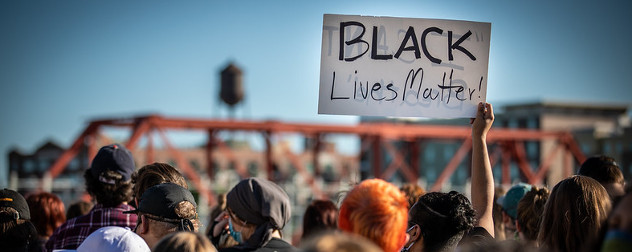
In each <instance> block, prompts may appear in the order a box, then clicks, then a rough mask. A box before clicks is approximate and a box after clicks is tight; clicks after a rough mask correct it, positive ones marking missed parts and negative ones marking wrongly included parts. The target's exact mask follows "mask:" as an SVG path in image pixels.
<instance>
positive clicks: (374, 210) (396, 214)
mask: <svg viewBox="0 0 632 252" xmlns="http://www.w3.org/2000/svg"><path fill="white" fill-rule="evenodd" d="M407 225H408V199H407V198H406V196H405V195H404V194H403V193H402V192H401V191H400V190H399V188H397V187H396V186H394V185H392V184H390V183H388V182H386V181H384V180H381V179H368V180H365V181H363V182H362V183H360V184H359V185H358V186H356V187H355V188H353V189H352V190H351V191H350V192H349V194H347V197H346V198H345V199H344V201H343V202H342V205H341V206H340V213H339V219H338V227H339V228H340V229H341V230H343V231H345V232H350V233H355V234H358V235H361V236H364V237H366V238H368V239H369V240H371V241H373V242H374V243H375V244H377V245H378V246H379V247H380V248H382V249H383V250H384V251H385V252H396V251H399V250H400V249H401V248H402V247H403V246H404V244H405V243H406V241H407V240H408V235H407V234H406V226H407Z"/></svg>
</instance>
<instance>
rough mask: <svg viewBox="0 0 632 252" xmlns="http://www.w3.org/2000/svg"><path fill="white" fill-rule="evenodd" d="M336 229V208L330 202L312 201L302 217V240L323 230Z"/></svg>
mask: <svg viewBox="0 0 632 252" xmlns="http://www.w3.org/2000/svg"><path fill="white" fill-rule="evenodd" d="M337 228H338V208H337V207H336V205H335V204H334V203H333V202H332V201H331V200H314V201H312V203H311V204H309V206H308V207H307V209H305V215H303V235H302V238H305V237H308V236H309V235H311V234H313V233H315V232H320V231H324V230H335V229H337Z"/></svg>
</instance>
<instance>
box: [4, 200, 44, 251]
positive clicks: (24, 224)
mask: <svg viewBox="0 0 632 252" xmlns="http://www.w3.org/2000/svg"><path fill="white" fill-rule="evenodd" d="M30 219H31V213H30V211H29V207H28V204H27V203H26V199H24V197H23V196H22V195H21V194H19V193H18V192H16V191H13V190H9V189H3V190H0V244H2V249H3V250H7V251H37V249H39V245H38V243H37V240H38V239H37V230H36V229H35V226H34V225H33V223H31V221H30Z"/></svg>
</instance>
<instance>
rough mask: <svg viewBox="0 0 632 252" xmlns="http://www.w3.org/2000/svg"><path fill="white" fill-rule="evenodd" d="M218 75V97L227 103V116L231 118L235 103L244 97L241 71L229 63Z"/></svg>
mask: <svg viewBox="0 0 632 252" xmlns="http://www.w3.org/2000/svg"><path fill="white" fill-rule="evenodd" d="M220 75H221V86H220V91H219V97H220V98H221V99H222V101H223V102H224V103H226V104H227V105H228V111H229V112H228V113H229V118H231V119H232V118H233V117H234V107H235V105H237V104H238V103H240V102H241V101H242V100H243V99H244V87H243V77H242V75H243V72H242V71H241V69H239V68H238V67H237V66H235V65H234V64H233V63H229V64H228V66H226V68H224V70H222V72H221V73H220Z"/></svg>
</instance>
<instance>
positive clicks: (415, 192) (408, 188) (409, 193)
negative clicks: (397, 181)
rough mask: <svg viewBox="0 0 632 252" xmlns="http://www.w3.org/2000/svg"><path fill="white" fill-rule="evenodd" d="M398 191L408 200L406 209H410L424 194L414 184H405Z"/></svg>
mask: <svg viewBox="0 0 632 252" xmlns="http://www.w3.org/2000/svg"><path fill="white" fill-rule="evenodd" d="M399 190H401V191H402V192H403V193H404V195H406V198H407V199H408V207H412V206H413V205H414V204H415V202H417V199H419V197H421V195H424V193H426V191H425V190H424V189H423V188H422V187H421V186H419V185H418V184H416V183H406V184H404V185H402V187H400V188H399Z"/></svg>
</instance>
